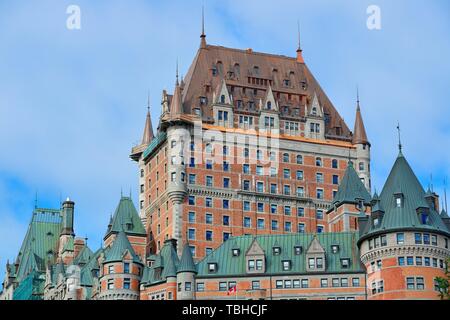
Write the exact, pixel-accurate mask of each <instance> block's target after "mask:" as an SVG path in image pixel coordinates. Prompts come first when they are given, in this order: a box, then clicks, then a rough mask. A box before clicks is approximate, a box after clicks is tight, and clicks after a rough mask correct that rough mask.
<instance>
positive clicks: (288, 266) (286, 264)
mask: <svg viewBox="0 0 450 320" xmlns="http://www.w3.org/2000/svg"><path fill="white" fill-rule="evenodd" d="M289 270H291V261H289V260H284V261H283V271H289Z"/></svg>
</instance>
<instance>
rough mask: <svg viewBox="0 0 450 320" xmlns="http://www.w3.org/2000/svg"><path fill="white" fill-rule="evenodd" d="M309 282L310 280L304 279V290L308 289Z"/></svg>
mask: <svg viewBox="0 0 450 320" xmlns="http://www.w3.org/2000/svg"><path fill="white" fill-rule="evenodd" d="M308 287H309V282H308V279H302V288H308Z"/></svg>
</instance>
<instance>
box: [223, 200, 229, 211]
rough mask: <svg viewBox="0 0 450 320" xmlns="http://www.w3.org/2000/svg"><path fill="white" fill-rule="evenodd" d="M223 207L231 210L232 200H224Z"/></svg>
mask: <svg viewBox="0 0 450 320" xmlns="http://www.w3.org/2000/svg"><path fill="white" fill-rule="evenodd" d="M222 207H223V208H224V209H229V208H230V200H228V199H223V201H222Z"/></svg>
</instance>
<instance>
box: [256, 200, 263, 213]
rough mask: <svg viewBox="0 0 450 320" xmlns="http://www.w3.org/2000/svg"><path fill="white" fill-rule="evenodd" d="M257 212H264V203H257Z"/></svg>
mask: <svg viewBox="0 0 450 320" xmlns="http://www.w3.org/2000/svg"><path fill="white" fill-rule="evenodd" d="M257 210H258V212H264V203H263V202H258V205H257Z"/></svg>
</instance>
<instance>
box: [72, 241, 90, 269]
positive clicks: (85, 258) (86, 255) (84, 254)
mask: <svg viewBox="0 0 450 320" xmlns="http://www.w3.org/2000/svg"><path fill="white" fill-rule="evenodd" d="M93 255H94V253H93V252H92V250H91V249H89V247H88V246H87V245H84V246H83V249H81V251H80V252H79V253H78V255H77V256H76V257H75V259H73V264H75V265H85V264H86V263H88V262H89V260H91V258H92V256H93Z"/></svg>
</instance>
